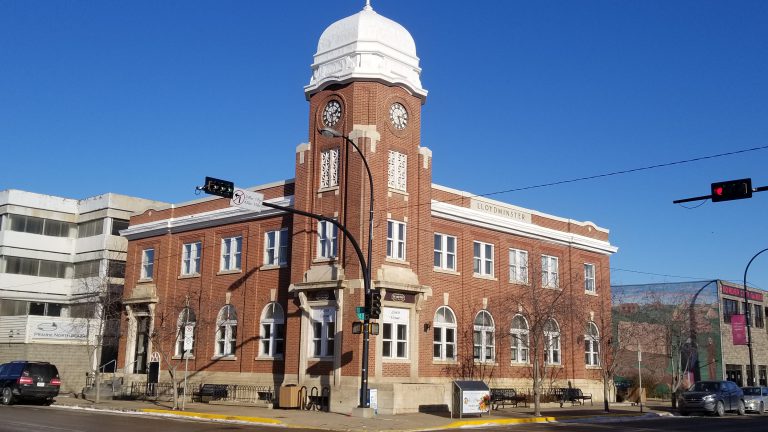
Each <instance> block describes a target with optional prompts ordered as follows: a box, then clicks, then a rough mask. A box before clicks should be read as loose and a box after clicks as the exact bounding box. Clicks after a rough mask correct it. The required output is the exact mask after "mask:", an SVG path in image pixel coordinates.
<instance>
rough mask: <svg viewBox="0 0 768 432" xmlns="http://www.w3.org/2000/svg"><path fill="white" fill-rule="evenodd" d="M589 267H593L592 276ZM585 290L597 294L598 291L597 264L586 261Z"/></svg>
mask: <svg viewBox="0 0 768 432" xmlns="http://www.w3.org/2000/svg"><path fill="white" fill-rule="evenodd" d="M589 269H592V275H591V276H590V275H589ZM590 287H591V288H590ZM584 292H586V293H590V294H595V293H596V292H597V285H596V279H595V265H594V264H591V263H584Z"/></svg>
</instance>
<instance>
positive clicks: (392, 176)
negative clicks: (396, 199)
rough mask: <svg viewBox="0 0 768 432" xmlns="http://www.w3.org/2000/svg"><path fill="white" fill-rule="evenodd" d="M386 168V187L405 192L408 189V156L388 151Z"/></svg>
mask: <svg viewBox="0 0 768 432" xmlns="http://www.w3.org/2000/svg"><path fill="white" fill-rule="evenodd" d="M387 166H388V169H387V186H388V187H389V188H390V189H395V190H399V191H403V192H405V191H406V190H407V187H408V155H406V154H404V153H400V152H397V151H394V150H390V151H389V155H388V159H387Z"/></svg>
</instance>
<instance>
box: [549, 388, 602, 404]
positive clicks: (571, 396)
mask: <svg viewBox="0 0 768 432" xmlns="http://www.w3.org/2000/svg"><path fill="white" fill-rule="evenodd" d="M555 394H556V395H557V396H558V399H559V401H560V408H562V407H563V404H564V403H565V402H570V403H571V405H575V404H576V402H578V403H580V404H581V405H584V401H587V400H589V403H590V405H594V402H593V401H592V393H584V392H582V391H581V389H580V388H561V389H556V390H555Z"/></svg>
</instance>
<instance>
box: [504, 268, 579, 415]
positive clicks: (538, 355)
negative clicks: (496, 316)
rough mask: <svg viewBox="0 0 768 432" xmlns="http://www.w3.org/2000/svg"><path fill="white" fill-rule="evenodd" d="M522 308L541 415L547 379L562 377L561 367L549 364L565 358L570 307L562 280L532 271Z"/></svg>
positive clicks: (535, 398) (535, 399)
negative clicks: (564, 328)
mask: <svg viewBox="0 0 768 432" xmlns="http://www.w3.org/2000/svg"><path fill="white" fill-rule="evenodd" d="M516 306H517V307H516V308H514V306H513V308H512V309H511V310H518V311H519V312H520V313H521V314H522V315H523V316H524V317H525V319H526V320H527V322H528V341H527V342H528V350H529V356H530V361H531V366H532V368H531V375H532V379H533V404H534V405H533V406H534V415H537V416H538V415H541V396H542V393H543V390H544V383H545V381H549V383H550V386H552V384H553V383H554V382H555V381H556V380H557V379H558V378H559V373H560V371H559V369H556V368H551V367H548V366H549V365H551V364H558V363H561V362H562V358H561V357H562V346H561V333H562V326H563V324H564V323H565V322H566V318H567V317H568V315H569V313H570V310H569V308H568V304H567V298H566V297H565V289H564V287H563V285H562V281H559V280H557V279H556V278H554V280H553V278H552V277H551V275H543V276H542V275H541V274H539V275H538V277H537V275H536V274H535V272H533V273H532V280H531V281H530V284H529V285H528V287H527V288H525V292H524V295H523V296H522V297H521V298H520V301H519V303H518V304H517V305H516Z"/></svg>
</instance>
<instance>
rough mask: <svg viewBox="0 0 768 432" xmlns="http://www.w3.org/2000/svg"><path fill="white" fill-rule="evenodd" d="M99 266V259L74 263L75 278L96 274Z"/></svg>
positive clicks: (94, 275)
mask: <svg viewBox="0 0 768 432" xmlns="http://www.w3.org/2000/svg"><path fill="white" fill-rule="evenodd" d="M100 266H101V260H91V261H81V262H77V263H75V279H80V278H87V277H96V276H98V275H99V267H100Z"/></svg>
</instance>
